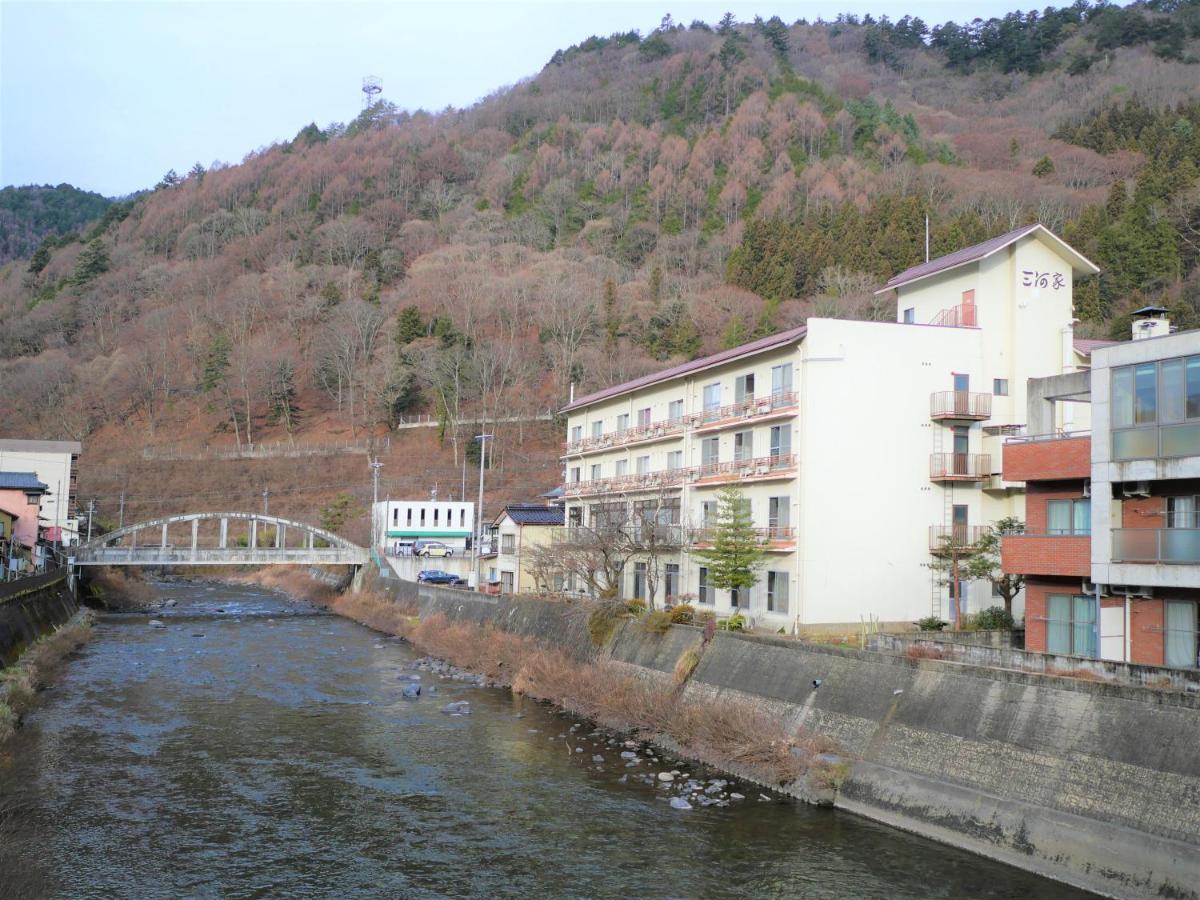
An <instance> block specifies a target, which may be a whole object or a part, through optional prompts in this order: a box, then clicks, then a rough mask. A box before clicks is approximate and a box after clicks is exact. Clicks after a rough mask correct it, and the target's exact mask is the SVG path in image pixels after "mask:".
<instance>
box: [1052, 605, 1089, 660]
mask: <svg viewBox="0 0 1200 900" xmlns="http://www.w3.org/2000/svg"><path fill="white" fill-rule="evenodd" d="M1046 652H1047V653H1061V654H1063V655H1065V656H1087V657H1092V658H1095V656H1096V598H1095V597H1082V596H1076V597H1072V596H1069V595H1067V594H1050V595H1049V596H1048V597H1047V598H1046Z"/></svg>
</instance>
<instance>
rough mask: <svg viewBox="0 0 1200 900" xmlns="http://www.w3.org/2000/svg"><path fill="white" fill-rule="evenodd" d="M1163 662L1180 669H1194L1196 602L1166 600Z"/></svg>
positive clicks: (1195, 662)
mask: <svg viewBox="0 0 1200 900" xmlns="http://www.w3.org/2000/svg"><path fill="white" fill-rule="evenodd" d="M1165 624H1166V632H1167V634H1166V639H1165V641H1164V642H1163V643H1164V649H1165V653H1164V659H1163V662H1164V663H1165V664H1166V665H1168V666H1174V667H1177V668H1181V669H1194V668H1196V664H1197V653H1196V604H1195V603H1192V602H1190V601H1186V600H1185V601H1181V602H1176V601H1173V600H1168V601H1167V604H1166V621H1165Z"/></svg>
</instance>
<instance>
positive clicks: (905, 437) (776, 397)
mask: <svg viewBox="0 0 1200 900" xmlns="http://www.w3.org/2000/svg"><path fill="white" fill-rule="evenodd" d="M1097 271H1098V270H1097V268H1096V266H1095V265H1093V264H1092V263H1091V262H1089V261H1088V260H1087V259H1085V258H1084V257H1082V256H1081V255H1080V254H1078V253H1077V252H1075V251H1074V250H1073V249H1071V248H1070V247H1069V246H1067V245H1066V244H1065V243H1063V242H1062V241H1061V240H1060V239H1058V238H1057V237H1055V236H1054V235H1053V234H1051V233H1050V232H1049V231H1048V230H1046V229H1045V228H1043V227H1042V226H1040V225H1034V226H1029V227H1026V228H1022V229H1019V230H1017V231H1014V232H1011V233H1009V234H1005V235H1002V236H1000V237H998V238H995V239H993V240H991V241H987V242H985V243H983V244H979V245H977V246H974V247H969V248H966V249H964V250H960V251H958V252H956V253H953V254H950V255H949V256H945V257H942V258H940V259H936V260H932V261H930V262H928V263H925V264H923V265H920V266H917V267H914V268H913V269H910V270H908V271H906V272H904V273H901V274H900V275H897V276H896V277H895V278H893V279H892V280H891V281H889V282H888V284H887V285H886V286H885V287H884V288H883V289H882V290H883V291H893V290H894V291H895V292H896V296H897V310H898V314H897V319H898V321H897V322H895V323H877V322H857V321H846V320H837V319H810V320H809V321H808V323H807V324H806V325H805V326H803V327H800V328H795V329H792V330H790V331H786V332H782V333H780V334H776V335H772V336H771V337H768V338H764V339H762V340H758V341H754V342H752V343H749V344H745V345H743V346H741V347H737V348H735V349H733V350H728V351H725V352H723V353H718V354H715V355H713V356H710V357H706V358H704V359H699V360H695V361H692V362H689V363H685V364H683V365H680V366H676V367H674V368H671V369H667V370H666V371H663V372H658V373H655V374H653V375H649V376H646V377H643V378H640V379H637V380H634V381H631V382H628V383H626V384H621V385H617V386H615V387H612V388H608V389H606V390H603V391H598V392H596V393H594V394H591V395H588V396H585V397H580V398H578V399H576V400H574V401H573V402H572V403H570V404H569V405H568V406H567V407H566V408H565V410H564V412H565V414H566V415H567V417H568V421H567V441H566V444H565V448H564V451H565V452H564V455H563V457H562V461H563V469H564V485H563V489H564V493H565V496H566V525H567V527H568V528H570V527H573V526H592V525H597V524H603V523H604V522H612V521H614V520H623V519H630V518H634V517H636V513H637V510H638V508H639V507H638V506H637V504H652V505H653V506H654V510H655V512H654V515H655V517H656V519H657V520H658V521H660V522H662V523H671V524H677V525H678V526H679V529H680V533H681V535H682V536H683V541H682V543H683V544H684V547H683V549H682V551H681V552H678V553H677V554H675V555H674V557H673V558H671V559H664V560H662V561H661V564H662V565H663V567H664V571H663V572H661V573H660V577H659V578H658V579H657V581H658V582H659V584H661V585H662V587H661V588H660V589H659V591H658V594H659V596H658V597H657V598H656V599H657V600H659V601H661V600H663V599H664V598H665V597H670V596H687V597H694V598H695V600H696V601H697V602H698V603H699V604H700V605H701V606H702V607H708V608H713V609H715V610H716V611H717V612H718V613H725V614H728V613H729V612H730V611H732V609H733V608H735V605H736V607H738V608H741V609H743V611H745V612H746V613H747V614H748V615H749V616H751V618H752V619H753V620H754V621H755V623H756V624H758V625H761V626H765V627H771V628H777V627H785V628H789V629H800V628H808V627H813V626H835V625H842V624H852V625H854V626H855V627H857V626H858V624H859V622H860V620H862V619H866V618H868V617H875V618H877V619H878V620H880V621H881V622H883V623H885V624H886V623H893V624H907V623H911V622H913V621H914V620H916V619H918V618H921V617H923V616H928V615H931V614H933V615H940V616H943V617H949V616H950V614H951V610H950V592H949V590H948V589H947V588H946V587H945V586H943V585H940V584H939V583H938V580H939V579H938V578H937V577H936V576H935V574H934V573H933V571H932V570H931V569H930V563H931V562H932V561H933V560H934V555H933V553H934V552H936V551H938V550H940V548H942V547H944V545H945V539H946V537H947V536H951V535H952V536H954V537H956V538H958V539H959V540H964V541H970V540H973V539H974V538H975V537H977V536H978V535H979V534H980V533H981V530H982V529H984V528H986V527H987V526H988V524H989V523H991V522H994V521H996V520H998V519H1000V518H1003V517H1004V516H1008V515H1016V516H1021V515H1023V513H1024V496H1023V490H1022V487H1021V485H1019V484H1014V483H1006V482H1005V481H1004V480H1003V479H1002V478H1001V476H1000V472H1001V454H1000V446H1001V443H1002V441H1003V439H1004V436H1005V435H1011V434H1014V433H1019V432H1020V430H1021V429H1022V428H1023V426H1024V424H1025V422H1026V398H1025V382H1026V380H1027V379H1029V378H1031V377H1039V376H1045V375H1056V374H1060V373H1063V372H1070V371H1075V370H1076V369H1078V368H1082V367H1086V365H1087V355H1086V354H1085V353H1084V352H1081V348H1080V347H1077V346H1076V345H1075V342H1074V337H1073V324H1074V320H1073V317H1072V285H1073V280H1074V278H1075V277H1076V276H1082V275H1089V274H1094V273H1095V272H1097ZM1081 346H1082V349H1087V345H1081ZM1059 417H1060V421H1059V422H1058V423H1057V425H1058V427H1059V428H1060V429H1063V430H1073V429H1077V428H1086V427H1087V425H1088V418H1087V417H1088V408H1087V406H1086V404H1062V405H1061V406H1060V411H1059ZM730 483H734V484H737V485H738V486H739V487H740V488H741V490H742V491H743V494H744V496H745V498H746V499H747V500H748V501H749V504H750V511H751V514H752V516H753V519H754V524H755V526H756V528H757V530H758V534H759V536H760V539H761V541H762V542H763V545H764V547H765V549H766V551H767V562H766V564H765V565H764V566H763V568H762V572H761V578H760V581H759V583H758V584H757V585H756V586H755V587H754V588H753V589H751V590H750V591H749V592H744V594H746V595H743V596H738V597H732V596H730V593H729V592H727V591H717V590H714V589H713V587H712V586H711V584H709V582H708V573H707V571H706V569H705V568H704V567H702V566H701V565H700V564H699V562H698V561H697V560H696V559H695V557H694V556H693V551H694V549H696V548H697V547H699V546H701V545H703V542H704V541H705V539H706V537H708V536H709V533H708V532H706V531H705V528H706V526H708V525H710V524H711V522H712V517H713V515H714V514H715V511H716V499H717V492H718V489H719V488H720V487H721V486H723V485H726V484H730ZM644 508H645V507H643V509H644ZM647 564H648V563H647V561H646V560H637V559H636V558H635V559H634V560H632V561H631V565H630V566H629V567H627V569H626V571H625V574H624V578H625V584H623V585H622V591H623V593H624V595H625V596H639V595H642V594H644V593H645V590H646V587H645V586H646V581H647V579H646V577H645V571H644V568H643V567H644V566H645V565H647ZM962 596H963V605H964V609H965V611H968V612H969V611H975V610H978V609H981V608H983V607H986V606H990V605H992V602H993V601H992V597H991V588H990V585H988V584H987V583H986V582H981V583H977V584H964V585H962Z"/></svg>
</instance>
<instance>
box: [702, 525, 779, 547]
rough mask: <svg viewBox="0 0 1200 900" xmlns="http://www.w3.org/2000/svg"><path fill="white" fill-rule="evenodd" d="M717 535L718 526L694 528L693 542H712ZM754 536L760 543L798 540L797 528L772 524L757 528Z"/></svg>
mask: <svg viewBox="0 0 1200 900" xmlns="http://www.w3.org/2000/svg"><path fill="white" fill-rule="evenodd" d="M716 535H717V529H716V528H712V527H705V528H694V529H692V535H691V542H692V543H693V544H711V543H712V542H713V540H714V539H715V538H716ZM754 536H755V537H756V538H758V542H759V543H760V544H776V543H794V542H795V540H796V529H795V528H786V527H782V526H778V525H772V526H768V527H767V528H755V529H754Z"/></svg>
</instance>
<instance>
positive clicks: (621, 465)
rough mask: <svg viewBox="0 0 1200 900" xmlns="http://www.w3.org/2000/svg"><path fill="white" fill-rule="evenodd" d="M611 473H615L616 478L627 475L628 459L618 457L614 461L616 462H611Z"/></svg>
mask: <svg viewBox="0 0 1200 900" xmlns="http://www.w3.org/2000/svg"><path fill="white" fill-rule="evenodd" d="M613 474H614V475H616V476H617V477H618V478H619V477H621V476H622V475H628V474H629V460H627V459H618V460H617V461H616V463H614V464H613Z"/></svg>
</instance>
